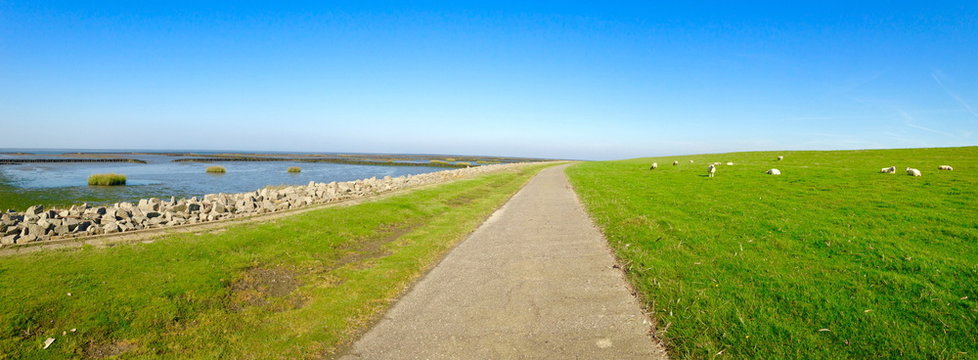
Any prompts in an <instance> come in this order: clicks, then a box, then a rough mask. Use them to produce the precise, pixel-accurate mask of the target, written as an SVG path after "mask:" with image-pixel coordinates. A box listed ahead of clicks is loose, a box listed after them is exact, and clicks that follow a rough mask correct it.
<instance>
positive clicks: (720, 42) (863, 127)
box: [0, 1, 978, 159]
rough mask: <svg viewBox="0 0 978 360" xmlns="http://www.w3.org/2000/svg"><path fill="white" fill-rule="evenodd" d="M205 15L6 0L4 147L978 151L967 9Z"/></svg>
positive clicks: (598, 152) (721, 5)
mask: <svg viewBox="0 0 978 360" xmlns="http://www.w3.org/2000/svg"><path fill="white" fill-rule="evenodd" d="M200 3H204V2H197V1H187V2H183V1H166V2H151V1H97V2H85V1H66V2H61V1H0V128H2V130H0V148H24V147H30V148H120V149H121V148H138V149H224V150H267V151H324V152H332V151H338V152H402V153H451V154H485V155H512V156H538V157H558V158H579V159H615V158H629V157H637V156H655V155H667V154H688V153H703V152H722V151H738V150H777V149H858V148H903V147H930V146H963V145H975V144H976V143H978V141H976V139H978V134H976V133H978V65H976V64H978V2H974V1H969V2H965V1H962V2H942V1H930V2H915V3H910V2H908V3H900V2H853V1H846V2H830V1H828V2H827V1H820V2H812V3H809V4H796V3H793V2H783V1H782V2H756V1H755V2H738V4H731V3H733V2H704V1H699V2H682V3H654V2H634V3H630V2H586V3H585V2H581V3H575V2H568V1H558V2H532V4H527V2H492V3H488V2H457V1H453V2H450V3H448V4H445V3H440V2H427V1H404V2H392V3H396V5H391V4H389V3H388V2H366V1H346V2H307V3H306V2H269V1H263V2H257V1H256V2H249V1H233V2H206V3H207V4H204V5H202V4H200ZM788 3H790V4H788Z"/></svg>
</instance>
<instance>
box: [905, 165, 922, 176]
mask: <svg viewBox="0 0 978 360" xmlns="http://www.w3.org/2000/svg"><path fill="white" fill-rule="evenodd" d="M907 175H910V176H920V175H921V174H920V170H917V169H914V168H909V167H908V168H907Z"/></svg>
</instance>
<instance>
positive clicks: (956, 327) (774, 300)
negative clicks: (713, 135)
mask: <svg viewBox="0 0 978 360" xmlns="http://www.w3.org/2000/svg"><path fill="white" fill-rule="evenodd" d="M778 155H784V156H785V159H784V160H783V161H775V158H776V156H778ZM653 160H654V161H657V162H658V163H659V169H657V170H651V171H650V170H648V168H649V164H650V163H651V162H652V161H653ZM673 160H679V161H680V165H678V166H673V165H672V161H673ZM688 160H695V161H696V163H695V164H690V163H689V161H688ZM714 161H722V162H724V163H726V162H727V161H733V162H734V163H735V165H734V166H727V165H721V166H720V167H719V169H718V173H717V176H716V177H715V178H708V177H706V176H705V174H706V166H707V164H708V163H710V162H714ZM942 164H950V165H952V166H954V168H955V170H954V171H953V172H938V171H937V170H936V169H937V166H938V165H942ZM890 165H895V166H896V167H897V168H898V173H897V174H879V173H878V171H879V169H880V168H883V167H888V166H890ZM908 166H909V167H916V168H919V169H921V170H922V171H923V173H924V174H923V177H911V176H907V175H905V172H904V171H903V169H904V168H906V167H908ZM770 168H778V169H780V170H781V171H782V172H783V175H782V176H770V175H765V174H764V171H766V170H767V169H770ZM567 172H568V174H569V175H570V178H571V181H572V183H573V185H574V187H575V188H576V190H577V191H578V193H579V194H580V196H581V198H582V200H583V201H584V203H585V205H586V207H587V208H588V209H589V211H590V213H591V214H592V216H593V217H594V219H595V221H596V222H597V223H598V225H599V226H600V227H601V228H602V230H603V232H604V233H605V235H606V236H607V238H608V241H609V243H610V245H611V247H612V248H613V249H614V251H615V252H616V254H617V256H618V258H619V259H620V260H621V261H622V262H623V263H624V264H625V267H626V269H627V271H628V274H629V277H630V280H631V282H632V284H633V285H634V286H635V288H636V289H637V290H638V291H639V292H640V294H641V295H642V296H643V298H644V299H645V301H646V302H647V304H648V306H649V307H650V309H652V311H653V316H654V317H655V319H656V320H657V322H658V324H659V327H660V329H663V328H664V329H666V331H665V333H664V334H663V335H664V336H663V337H664V338H665V340H666V341H667V346H668V347H669V351H670V354H671V355H672V357H673V358H677V359H704V358H714V357H717V354H720V356H719V357H729V358H758V359H760V358H766V359H833V358H839V359H842V358H897V359H900V358H916V359H922V358H928V359H937V358H944V359H958V358H960V359H966V358H975V357H978V148H976V147H967V148H941V149H912V150H873V151H825V152H787V151H786V152H749V153H730V154H714V155H696V156H677V157H661V158H655V159H634V160H624V161H612V162H592V163H582V164H579V165H576V166H573V167H571V168H569V169H568V170H567ZM660 331H661V330H660Z"/></svg>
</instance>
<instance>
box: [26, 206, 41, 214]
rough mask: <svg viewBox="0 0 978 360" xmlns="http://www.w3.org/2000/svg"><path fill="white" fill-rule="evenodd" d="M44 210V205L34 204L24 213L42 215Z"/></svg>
mask: <svg viewBox="0 0 978 360" xmlns="http://www.w3.org/2000/svg"><path fill="white" fill-rule="evenodd" d="M42 212H44V206H41V205H34V206H31V207H29V208H27V211H24V214H27V215H40V214H41V213H42Z"/></svg>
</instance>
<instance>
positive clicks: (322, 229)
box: [0, 166, 544, 359]
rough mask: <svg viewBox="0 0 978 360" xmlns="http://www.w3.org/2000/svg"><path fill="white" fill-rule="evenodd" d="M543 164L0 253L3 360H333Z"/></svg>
mask: <svg viewBox="0 0 978 360" xmlns="http://www.w3.org/2000/svg"><path fill="white" fill-rule="evenodd" d="M543 167H544V166H533V167H526V168H522V169H518V170H512V171H509V172H500V173H494V174H490V175H485V176H482V177H478V178H474V179H468V180H460V181H456V182H453V183H449V184H444V185H440V186H436V187H432V188H426V189H418V190H414V191H411V192H408V193H404V194H400V195H394V196H391V197H388V198H383V199H378V200H375V201H372V202H367V203H362V204H358V205H350V206H337V207H330V208H323V209H318V210H313V211H310V212H306V213H302V214H296V215H293V216H290V217H287V218H281V219H277V220H272V221H269V222H264V223H244V224H237V225H234V226H230V227H228V228H227V229H226V230H225V231H220V232H207V233H200V234H173V235H161V236H159V237H158V238H156V239H154V240H155V241H153V242H152V243H146V244H143V243H136V244H121V245H117V246H113V247H107V248H94V247H84V248H81V249H72V250H49V251H42V252H38V253H33V254H23V255H16V256H8V257H0V354H2V355H0V358H4V357H5V356H6V358H18V359H19V358H30V359H64V358H86V357H102V356H111V355H120V356H121V357H123V358H174V359H188V358H259V359H294V358H319V357H323V356H328V355H329V354H330V353H332V352H334V351H335V350H336V349H337V348H338V347H340V346H342V344H344V343H347V342H349V341H352V340H353V339H354V338H355V337H356V336H357V334H358V333H360V332H361V331H363V330H365V329H366V327H368V326H369V324H371V323H372V322H373V321H375V319H377V317H378V316H379V315H380V314H381V313H382V311H384V309H386V308H387V307H388V306H389V305H390V304H392V302H393V301H394V300H395V299H396V298H397V297H398V296H399V295H400V294H401V293H402V292H403V291H405V290H406V289H407V287H408V286H410V284H411V283H412V282H413V281H414V280H416V279H417V278H418V277H420V276H421V275H422V274H423V272H424V271H425V270H426V269H428V268H430V267H431V266H433V265H434V264H435V263H436V262H437V261H438V259H440V258H441V256H443V254H444V253H445V252H446V251H448V250H449V249H450V248H451V247H452V246H453V245H454V244H456V243H457V242H458V241H460V240H461V239H463V238H464V237H465V236H466V235H467V234H468V233H469V232H470V231H472V230H473V229H475V228H476V227H477V226H478V225H479V224H480V223H481V222H482V221H483V220H484V219H485V218H486V217H487V216H489V215H490V214H491V213H492V212H493V211H494V210H495V209H496V208H498V207H499V206H500V205H502V203H504V202H505V201H506V200H507V199H508V198H509V197H510V196H511V195H512V194H514V193H515V192H516V191H517V190H519V188H520V187H521V186H522V185H523V184H525V183H526V181H527V180H529V178H530V177H531V176H532V175H534V174H535V173H536V172H537V171H539V170H540V169H541V168H543ZM69 293H70V295H68V294H69ZM71 329H77V330H76V331H75V332H71ZM63 331H64V332H66V333H65V335H62V332H63ZM48 337H53V338H55V339H56V341H55V342H54V343H53V344H52V345H51V347H50V348H48V349H47V350H42V349H41V347H42V345H41V344H42V343H43V342H44V340H45V339H47V338H48Z"/></svg>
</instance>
